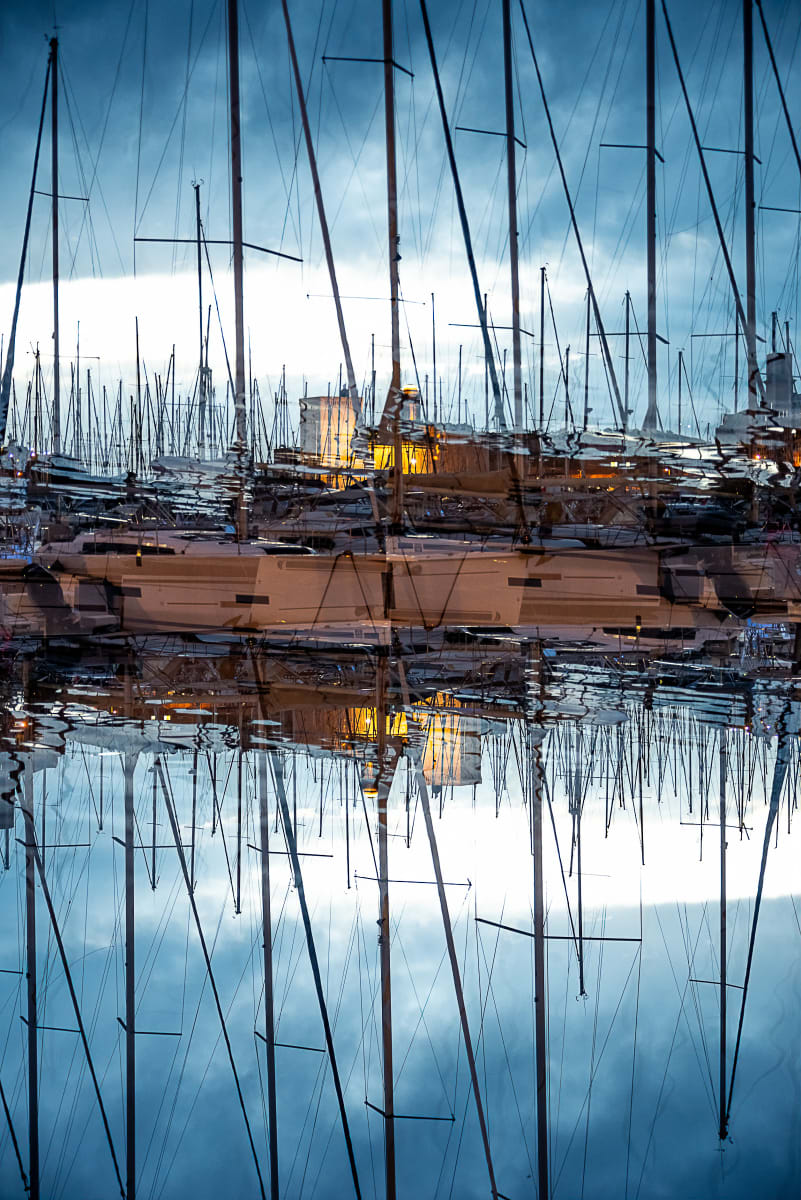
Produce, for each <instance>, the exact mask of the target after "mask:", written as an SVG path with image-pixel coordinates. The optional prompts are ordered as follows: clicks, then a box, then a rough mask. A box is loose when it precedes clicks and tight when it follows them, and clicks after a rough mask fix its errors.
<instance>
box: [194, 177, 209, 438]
mask: <svg viewBox="0 0 801 1200" xmlns="http://www.w3.org/2000/svg"><path fill="white" fill-rule="evenodd" d="M192 187H193V188H194V189H195V233H196V237H197V320H198V369H197V394H198V430H197V443H198V445H197V449H198V458H200V459H203V458H204V457H205V450H206V435H205V427H206V373H205V371H204V370H203V265H202V257H201V253H202V248H201V240H202V230H203V227H202V225H201V223H200V184H199V183H193V184H192Z"/></svg>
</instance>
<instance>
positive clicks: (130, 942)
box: [123, 675, 156, 1200]
mask: <svg viewBox="0 0 801 1200" xmlns="http://www.w3.org/2000/svg"><path fill="white" fill-rule="evenodd" d="M130 684H131V677H130V676H129V675H128V676H126V687H127V688H130ZM135 767H136V755H135V754H126V755H125V757H124V759H123V770H124V774H125V1089H126V1096H125V1196H126V1200H135V1196H136V974H135V967H136V920H135V908H134V901H135V897H134V851H135V849H136V847H135V845H134V826H135V821H136V817H135V814H134V770H135ZM155 779H156V776H155V772H154V775H153V780H154V784H153V786H154V787H155ZM154 880H155V874H154Z"/></svg>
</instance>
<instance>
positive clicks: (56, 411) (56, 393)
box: [50, 38, 61, 454]
mask: <svg viewBox="0 0 801 1200" xmlns="http://www.w3.org/2000/svg"><path fill="white" fill-rule="evenodd" d="M50 54H51V74H52V80H51V82H52V91H51V93H50V116H51V126H50V163H51V169H50V176H51V188H52V197H51V199H52V215H53V236H52V242H53V452H54V453H55V454H60V453H61V390H60V380H59V356H58V354H59V339H58V38H51V39H50Z"/></svg>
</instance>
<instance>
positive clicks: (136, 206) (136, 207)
mask: <svg viewBox="0 0 801 1200" xmlns="http://www.w3.org/2000/svg"><path fill="white" fill-rule="evenodd" d="M144 3H145V26H144V31H143V35H142V82H141V87H140V92H139V136H138V139H137V143H136V188H135V191H134V219H133V234H132V236H133V237H134V238H135V237H136V230H137V226H138V217H139V174H140V170H139V169H140V165H141V161H142V119H143V117H144V111H145V64H146V62H147V22H148V16H149V13H150V0H144ZM133 273H134V276H135V275H136V242H134V250H133Z"/></svg>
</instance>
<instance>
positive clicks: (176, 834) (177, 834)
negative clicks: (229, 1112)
mask: <svg viewBox="0 0 801 1200" xmlns="http://www.w3.org/2000/svg"><path fill="white" fill-rule="evenodd" d="M154 767H155V768H156V774H157V775H158V778H159V782H160V784H161V791H162V795H163V797H164V806H165V808H166V810H167V816H168V818H169V821H170V828H171V830H172V836H173V838H174V840H175V850H176V853H177V855H178V861H179V863H180V866H181V873H182V874H183V877H184V883H185V884H186V891H187V895H188V897H189V904H190V907H191V909H192V915H193V916H194V918H195V928H196V930H197V935H198V939H199V941H200V947H201V950H202V952H203V958H204V960H205V963H206V972H207V974H208V978H209V983H210V984H211V990H212V992H213V994H214V1002H215V1004H216V1006H217V1015H218V1016H219V1018H220V1025H221V1029H222V1035H223V1038H224V1039H225V1046H226V1049H227V1051H228V1059H229V1062H230V1064H231V1071H232V1073H233V1076H234V1084H235V1085H236V1091H237V1096H238V1098H239V1106H240V1108H241V1110H242V1117H243V1119H244V1122H245V1129H246V1130H247V1135H248V1141H249V1142H250V1150H251V1153H252V1155H253V1164H254V1166H255V1168H256V1175H257V1176H258V1180H259V1189H260V1191H261V1195H262V1200H266V1193H265V1191H264V1180H263V1179H262V1175H261V1167H260V1166H259V1159H258V1155H257V1154H256V1146H255V1144H254V1141H253V1133H252V1131H251V1128H250V1121H249V1120H248V1114H247V1109H246V1108H245V1098H244V1096H243V1095H242V1088H241V1085H240V1083H239V1075H238V1073H237V1069H236V1063H235V1061H234V1053H233V1050H232V1048H231V1042H230V1039H229V1037H228V1027H227V1025H226V1021H225V1014H224V1013H223V1010H222V1004H221V1003H220V994H219V992H218V991H217V983H216V981H215V978H214V974H213V972H212V969H211V958H210V956H209V951H208V947H207V946H206V939H205V937H204V934H203V926H202V925H201V923H200V914H199V913H198V910H197V904H196V902H195V897H194V893H193V892H192V884H191V882H190V879H189V871H188V868H187V865H186V856H185V854H184V848H183V846H182V844H181V831H180V829H179V827H178V822H177V819H176V816H175V811H174V808H173V803H172V800H171V798H170V794H169V790H168V788H167V784H166V780H165V778H164V771H163V769H162V766H161V763H160V762H158V761H156V762H155V763H154Z"/></svg>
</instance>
